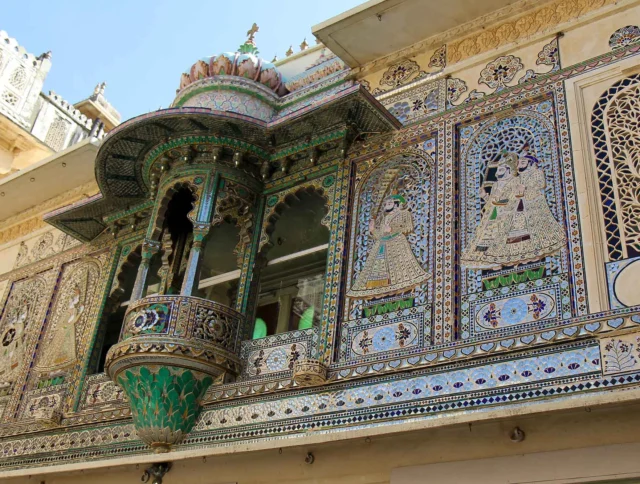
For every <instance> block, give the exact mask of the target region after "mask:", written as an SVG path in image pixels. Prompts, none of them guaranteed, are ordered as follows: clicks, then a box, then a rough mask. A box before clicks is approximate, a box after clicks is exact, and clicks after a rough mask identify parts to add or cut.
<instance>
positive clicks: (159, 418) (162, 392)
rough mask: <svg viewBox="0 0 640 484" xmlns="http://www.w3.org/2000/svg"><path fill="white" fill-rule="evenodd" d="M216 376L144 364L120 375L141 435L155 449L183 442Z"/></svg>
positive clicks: (167, 448)
mask: <svg viewBox="0 0 640 484" xmlns="http://www.w3.org/2000/svg"><path fill="white" fill-rule="evenodd" d="M212 383H213V378H212V377H211V376H208V375H204V374H202V373H199V372H196V371H192V370H188V369H185V368H180V367H175V366H155V365H148V366H147V365H143V366H139V367H135V368H130V369H127V370H125V371H123V372H122V373H121V374H120V375H118V384H119V385H120V387H122V389H123V390H124V391H125V393H126V394H127V397H128V398H129V402H130V405H131V412H132V414H133V422H134V424H135V426H136V429H137V430H138V435H139V436H140V438H141V439H142V440H144V441H145V442H147V444H149V445H150V446H151V447H152V448H154V449H155V450H156V452H166V451H168V450H170V448H171V446H172V445H174V444H178V443H180V441H181V440H182V439H183V438H184V436H185V435H187V434H188V433H189V432H190V431H191V429H193V426H194V425H195V423H196V420H197V418H198V416H199V414H200V410H201V408H202V398H203V397H204V394H205V392H206V391H207V389H208V388H209V386H210V385H211V384H212Z"/></svg>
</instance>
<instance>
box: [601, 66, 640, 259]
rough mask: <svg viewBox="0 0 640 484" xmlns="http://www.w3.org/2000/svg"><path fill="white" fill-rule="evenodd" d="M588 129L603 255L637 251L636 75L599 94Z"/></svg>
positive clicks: (639, 153) (639, 146)
mask: <svg viewBox="0 0 640 484" xmlns="http://www.w3.org/2000/svg"><path fill="white" fill-rule="evenodd" d="M591 129H592V135H593V145H594V149H595V155H596V168H597V171H598V181H599V184H600V196H601V201H602V210H603V215H604V227H605V232H606V238H607V249H608V255H609V260H610V261H617V260H622V259H626V258H629V257H636V256H640V75H638V74H636V75H633V76H631V77H627V78H625V79H622V80H620V81H618V82H616V83H615V84H614V85H613V86H611V87H610V88H609V89H608V90H607V91H606V92H605V93H604V94H603V95H602V97H601V98H600V99H599V100H598V102H597V103H596V105H595V107H594V108H593V114H592V116H591Z"/></svg>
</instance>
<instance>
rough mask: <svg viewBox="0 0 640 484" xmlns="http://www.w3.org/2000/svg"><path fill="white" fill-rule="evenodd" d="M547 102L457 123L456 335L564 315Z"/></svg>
mask: <svg viewBox="0 0 640 484" xmlns="http://www.w3.org/2000/svg"><path fill="white" fill-rule="evenodd" d="M556 123H557V121H556V118H555V109H554V100H553V99H550V98H546V99H540V100H536V101H534V102H532V103H531V104H529V105H526V106H523V107H520V108H518V109H515V110H509V111H507V112H505V113H503V114H500V115H497V116H491V117H487V118H484V119H481V120H473V121H472V122H470V123H469V124H466V125H460V126H459V127H458V133H459V137H458V139H459V147H458V148H459V153H460V157H459V163H460V170H459V173H460V175H459V179H458V180H459V194H460V196H459V208H458V210H457V214H458V219H459V226H460V231H459V234H458V237H459V246H460V252H459V255H458V257H459V264H458V265H457V267H458V270H459V271H460V274H461V277H459V284H460V286H459V291H460V294H461V305H460V307H461V311H460V313H461V314H460V318H459V320H458V321H457V324H458V327H457V330H456V335H457V338H460V339H466V338H469V337H472V336H474V335H478V334H482V333H486V332H495V331H502V330H504V329H505V328H512V327H515V326H517V327H519V328H522V329H523V330H524V328H527V327H529V326H531V325H532V324H534V323H536V322H539V321H544V320H559V319H560V318H568V317H571V316H572V311H573V309H572V306H573V305H572V298H571V295H570V293H571V283H570V277H569V272H570V268H571V264H572V260H571V258H572V254H571V253H570V251H569V246H568V234H567V230H568V229H567V226H568V223H569V222H568V220H567V216H566V214H565V194H564V191H563V187H564V186H565V185H566V181H565V179H564V172H563V170H562V165H561V158H560V148H559V146H558V142H557V134H556V132H557V129H556Z"/></svg>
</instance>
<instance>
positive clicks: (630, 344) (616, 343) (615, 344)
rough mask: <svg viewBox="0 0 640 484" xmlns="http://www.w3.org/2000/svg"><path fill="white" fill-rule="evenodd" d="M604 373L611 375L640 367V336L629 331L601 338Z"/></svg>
mask: <svg viewBox="0 0 640 484" xmlns="http://www.w3.org/2000/svg"><path fill="white" fill-rule="evenodd" d="M600 353H601V355H602V365H603V373H604V374H605V375H611V374H615V373H625V372H628V371H635V370H637V369H638V368H640V336H639V334H638V333H628V334H623V335H620V336H614V337H612V338H603V339H601V340H600Z"/></svg>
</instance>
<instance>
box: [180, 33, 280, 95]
mask: <svg viewBox="0 0 640 484" xmlns="http://www.w3.org/2000/svg"><path fill="white" fill-rule="evenodd" d="M257 31H258V26H257V25H256V24H255V23H254V24H253V27H251V29H249V31H248V32H247V35H248V39H247V41H246V42H245V43H244V44H242V45H241V46H240V47H239V49H238V52H223V53H222V54H219V55H215V56H211V57H204V58H202V59H200V60H199V61H196V63H195V64H193V65H192V66H191V69H190V70H189V72H188V73H186V72H185V73H183V74H182V76H181V78H180V88H179V89H178V94H179V93H180V92H181V91H182V90H183V89H185V88H186V87H188V86H190V85H191V84H193V83H194V82H197V81H200V80H202V79H207V78H210V77H214V76H236V77H241V78H244V79H249V80H251V81H254V82H258V83H260V84H262V85H263V86H266V87H267V88H269V89H271V90H272V91H273V92H274V93H276V94H277V95H279V96H282V95H284V94H286V93H287V89H286V87H285V86H284V82H283V79H282V75H281V74H280V72H278V70H277V69H276V66H275V65H273V64H272V63H271V62H268V61H266V60H264V59H262V58H260V57H258V55H257V54H258V53H259V52H258V48H257V47H256V45H255V42H254V36H255V33H256V32H257Z"/></svg>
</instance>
